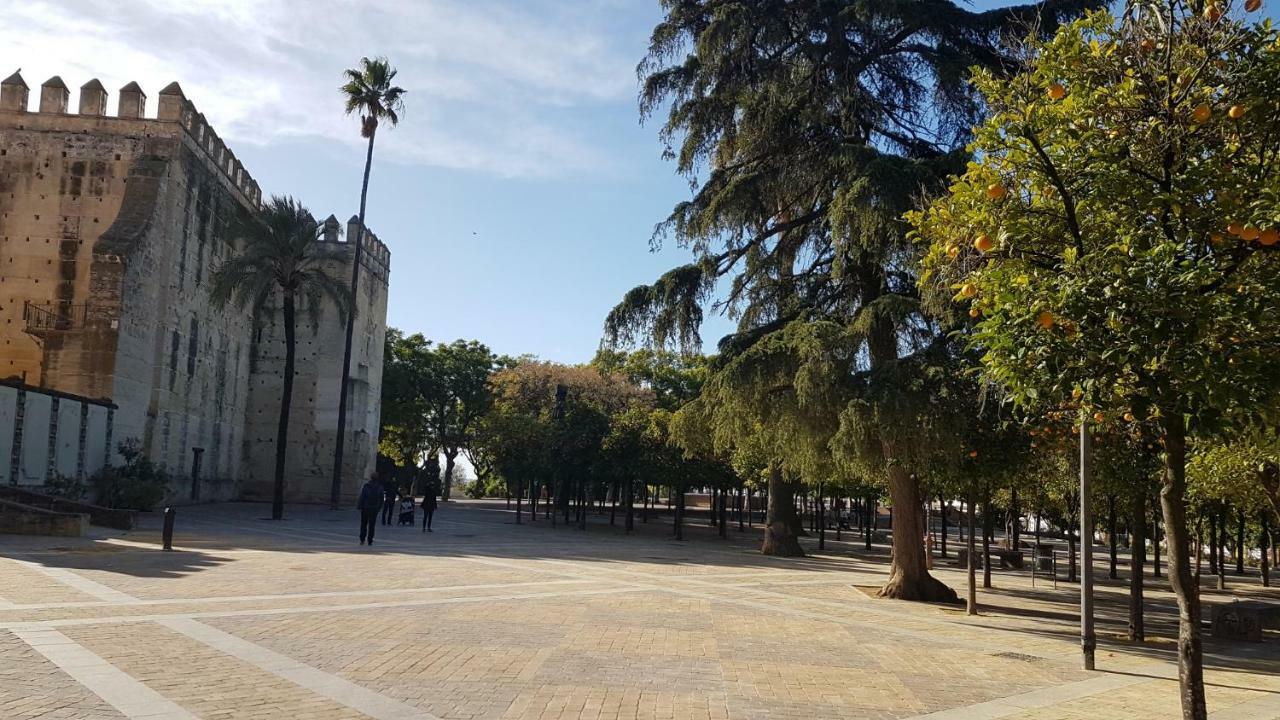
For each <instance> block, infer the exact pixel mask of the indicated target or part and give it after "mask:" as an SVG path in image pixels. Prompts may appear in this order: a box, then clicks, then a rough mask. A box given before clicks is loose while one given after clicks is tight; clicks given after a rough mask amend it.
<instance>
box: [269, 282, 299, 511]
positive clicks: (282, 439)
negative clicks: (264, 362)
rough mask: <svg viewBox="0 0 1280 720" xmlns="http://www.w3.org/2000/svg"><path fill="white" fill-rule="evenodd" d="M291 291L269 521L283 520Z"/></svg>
mask: <svg viewBox="0 0 1280 720" xmlns="http://www.w3.org/2000/svg"><path fill="white" fill-rule="evenodd" d="M293 319H294V307H293V291H292V290H285V291H284V387H283V389H282V390H281V392H280V425H279V426H278V427H277V428H276V477H275V487H274V488H272V492H271V519H272V520H281V519H283V518H284V461H285V456H286V455H287V454H288V450H289V408H290V407H291V406H292V405H293V363H294V337H293V334H294V327H293Z"/></svg>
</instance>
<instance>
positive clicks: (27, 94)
mask: <svg viewBox="0 0 1280 720" xmlns="http://www.w3.org/2000/svg"><path fill="white" fill-rule="evenodd" d="M117 94H118V96H119V98H118V100H117V105H116V116H115V117H114V118H111V116H109V115H107V107H108V106H107V90H106V88H105V87H103V85H102V83H101V82H100V81H99V80H98V79H97V78H94V79H92V80H90V81H89V82H87V83H85V84H84V85H81V86H80V97H79V102H78V108H79V112H78V113H74V112H72V110H71V108H72V107H73V106H72V104H71V91H70V89H69V88H68V87H67V85H66V83H65V82H63V80H62V78H61V77H59V76H57V75H55V76H53V77H51V78H49V79H48V80H46V81H45V82H44V84H43V85H41V86H40V98H39V105H38V107H39V110H38V111H37V112H34V113H33V112H31V111H30V104H31V90H30V87H29V86H28V85H27V83H26V81H25V80H24V79H23V77H22V75H21V73H17V72H15V73H14V74H12V75H10V76H9V77H8V78H5V80H4V81H2V82H0V112H11V113H24V114H27V115H31V116H33V117H39V116H59V117H68V116H70V117H78V116H82V117H84V118H85V119H94V120H95V121H96V122H99V123H101V119H103V118H110V119H111V120H113V121H115V122H121V121H124V122H161V123H174V124H176V125H178V126H180V127H181V128H182V129H183V130H184V131H185V133H186V135H187V137H188V139H189V141H190V143H191V145H192V146H194V147H196V148H199V149H200V150H201V151H202V152H203V154H204V155H205V156H206V157H207V158H208V159H209V160H210V161H211V162H212V163H213V165H214V166H215V167H216V168H218V171H219V172H220V173H221V174H222V175H223V176H224V177H226V178H227V180H228V181H229V182H230V183H231V185H232V186H234V187H235V188H236V189H237V190H238V191H239V192H240V194H241V195H243V196H244V200H245V201H246V203H247V204H249V205H250V206H251V207H253V208H257V207H261V205H262V190H261V189H260V188H259V186H258V183H257V181H255V180H254V179H253V178H252V177H251V176H250V175H249V173H248V172H247V171H246V170H245V169H244V165H243V164H241V162H240V160H239V159H237V158H236V156H235V153H233V152H231V150H230V149H228V148H227V146H226V145H225V144H224V143H223V142H222V140H221V138H219V137H218V134H217V133H216V132H214V131H213V128H211V127H209V124H208V123H207V122H206V121H205V118H204V115H203V114H201V113H199V112H198V111H197V110H196V108H195V105H194V104H192V102H191V101H190V100H188V99H187V97H186V95H185V94H184V93H183V92H182V87H181V86H180V85H178V83H176V82H172V83H169V84H168V85H166V86H165V88H164V89H163V90H161V91H160V96H159V102H158V103H157V107H156V115H155V117H154V118H148V117H147V115H146V107H147V94H146V92H144V91H143V89H142V87H141V86H139V85H138V83H136V82H130V83H128V84H126V85H125V86H124V87H122V88H120V90H119V92H118V93H117ZM94 129H95V130H99V131H100V130H102V129H103V126H102V125H100V124H99V125H96V126H95V127H94Z"/></svg>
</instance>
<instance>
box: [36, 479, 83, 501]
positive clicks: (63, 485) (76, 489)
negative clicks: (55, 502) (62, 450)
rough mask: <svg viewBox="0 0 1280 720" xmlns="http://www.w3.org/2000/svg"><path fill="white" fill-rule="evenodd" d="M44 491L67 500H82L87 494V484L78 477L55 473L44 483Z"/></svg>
mask: <svg viewBox="0 0 1280 720" xmlns="http://www.w3.org/2000/svg"><path fill="white" fill-rule="evenodd" d="M44 490H45V492H47V493H49V494H50V495H56V496H58V497H61V498H66V499H68V500H82V499H84V496H85V495H86V494H88V492H89V484H88V483H86V482H85V481H83V480H81V479H80V478H78V477H75V476H69V475H63V474H62V473H56V474H55V475H54V476H53V477H52V478H49V479H48V480H47V481H45V484H44Z"/></svg>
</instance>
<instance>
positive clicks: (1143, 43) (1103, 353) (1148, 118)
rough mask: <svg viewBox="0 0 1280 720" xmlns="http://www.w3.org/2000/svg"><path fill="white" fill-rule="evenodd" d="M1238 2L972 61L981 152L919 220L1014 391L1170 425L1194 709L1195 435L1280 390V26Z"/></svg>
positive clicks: (1164, 3) (1200, 711) (1230, 423)
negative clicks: (981, 118) (1004, 70)
mask: <svg viewBox="0 0 1280 720" xmlns="http://www.w3.org/2000/svg"><path fill="white" fill-rule="evenodd" d="M1258 5H1259V3H1257V2H1256V0H1253V1H1251V3H1250V4H1248V5H1247V7H1246V8H1245V11H1246V12H1247V11H1249V10H1256V9H1257V6H1258ZM1233 10H1234V8H1231V7H1229V6H1228V5H1226V4H1217V3H1214V4H1210V5H1203V4H1186V3H1184V2H1182V1H1181V0H1154V1H1153V2H1140V3H1131V4H1129V5H1127V6H1126V10H1125V14H1124V16H1123V17H1114V16H1112V15H1110V14H1108V13H1105V12H1099V13H1094V14H1091V15H1089V16H1088V17H1087V18H1085V19H1083V20H1081V21H1079V22H1076V23H1074V24H1072V25H1070V26H1068V27H1065V28H1063V29H1061V30H1060V31H1059V32H1058V33H1057V34H1056V35H1055V36H1054V37H1053V38H1052V39H1051V40H1048V41H1044V42H1036V41H1034V40H1032V41H1029V42H1028V44H1027V49H1026V55H1025V57H1024V64H1023V65H1022V67H1021V69H1020V71H1019V72H1017V73H1016V74H1014V75H1013V76H1011V77H1008V76H1006V77H996V76H995V75H993V74H991V73H988V72H985V71H982V70H979V71H976V73H975V79H974V82H975V84H976V87H977V88H978V90H979V92H980V93H981V94H982V96H983V99H984V100H985V102H986V104H987V105H988V107H989V109H990V115H989V119H988V121H987V122H986V123H985V124H983V125H982V126H981V127H979V128H977V129H976V130H975V139H974V142H973V146H972V150H973V152H974V157H975V160H974V161H973V162H972V163H971V164H970V165H969V167H968V170H967V171H966V172H965V173H964V175H963V176H961V177H960V178H958V179H957V180H956V181H955V182H954V184H953V186H952V187H951V191H950V193H949V194H947V195H946V196H944V197H942V198H941V199H939V200H938V201H937V202H935V203H934V204H933V205H932V206H930V207H929V208H928V209H926V210H924V211H922V212H920V213H917V214H914V215H912V216H911V218H910V219H911V221H912V222H913V224H914V225H915V227H916V229H917V231H918V234H919V236H920V237H921V238H922V239H923V241H925V242H927V243H928V251H927V255H926V259H925V275H931V276H933V277H932V280H933V282H938V281H942V282H945V283H946V284H948V285H949V286H950V287H951V288H952V289H953V291H954V292H955V298H954V299H955V300H956V301H957V302H960V303H964V304H966V305H967V308H968V310H969V312H970V314H971V315H973V316H974V318H975V320H976V322H975V325H974V327H973V330H972V333H971V335H970V340H971V342H972V343H973V345H974V346H975V347H976V348H977V349H978V350H979V351H980V352H981V353H982V359H983V365H984V367H985V370H986V372H987V374H988V377H990V378H991V379H992V380H994V381H996V382H998V383H999V384H1000V385H1002V386H1003V387H1005V388H1006V389H1007V391H1008V393H1009V395H1010V397H1011V398H1012V399H1013V400H1014V401H1015V402H1017V403H1020V404H1023V405H1026V406H1033V405H1036V404H1038V403H1043V402H1059V403H1060V402H1065V400H1066V398H1067V397H1069V396H1070V395H1072V393H1073V391H1074V390H1076V389H1078V390H1079V391H1080V392H1079V393H1078V395H1079V397H1078V399H1077V400H1076V402H1078V403H1079V405H1080V408H1081V412H1082V413H1083V417H1084V418H1085V419H1086V420H1087V421H1088V422H1090V423H1096V424H1100V425H1105V424H1111V423H1127V422H1151V423H1153V424H1155V425H1156V426H1157V427H1158V429H1159V430H1158V433H1159V441H1160V445H1161V447H1162V448H1163V463H1164V470H1163V479H1162V488H1161V506H1162V511H1163V514H1164V519H1165V523H1166V527H1167V532H1168V540H1169V556H1170V557H1169V560H1170V573H1169V575H1170V580H1171V582H1172V585H1173V590H1174V593H1175V594H1176V596H1177V600H1178V607H1179V638H1178V650H1179V678H1180V681H1181V700H1182V707H1183V715H1184V717H1186V718H1203V717H1205V712H1206V711H1205V704H1204V689H1203V678H1202V671H1201V643H1200V606H1199V599H1198V595H1197V587H1196V586H1195V585H1194V583H1193V580H1192V575H1191V569H1190V562H1189V557H1188V530H1187V522H1186V516H1185V494H1186V473H1185V469H1186V442H1187V437H1188V436H1191V437H1193V438H1195V437H1212V436H1215V435H1217V434H1219V433H1222V432H1224V431H1226V430H1230V429H1236V430H1238V429H1239V428H1242V427H1249V426H1255V425H1258V424H1260V423H1263V422H1266V421H1267V420H1268V419H1269V418H1267V415H1268V413H1272V412H1274V411H1275V408H1276V407H1277V406H1278V405H1277V402H1276V399H1277V391H1278V390H1280V364H1277V363H1276V362H1275V359H1276V357H1277V349H1278V348H1277V345H1278V341H1280V332H1278V331H1277V328H1278V327H1280V325H1278V324H1277V323H1276V320H1275V319H1276V317H1277V312H1278V311H1280V255H1277V253H1276V251H1277V250H1280V246H1278V245H1277V244H1276V243H1277V239H1278V238H1280V231H1278V230H1277V226H1280V180H1278V177H1277V173H1276V163H1277V161H1278V160H1280V105H1278V98H1280V45H1278V42H1280V39H1278V38H1277V33H1276V32H1275V31H1274V30H1273V29H1272V27H1271V25H1270V22H1269V21H1267V22H1263V23H1260V24H1256V25H1250V24H1248V23H1247V22H1246V21H1245V20H1243V19H1240V13H1234V14H1233ZM1270 419H1271V420H1273V419H1274V418H1270Z"/></svg>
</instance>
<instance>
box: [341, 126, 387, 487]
mask: <svg viewBox="0 0 1280 720" xmlns="http://www.w3.org/2000/svg"><path fill="white" fill-rule="evenodd" d="M377 134H378V126H377V125H374V126H373V127H372V129H370V130H369V149H368V151H367V152H366V153H365V156H364V180H363V182H361V184H360V217H359V220H360V223H359V227H358V228H356V236H355V238H347V240H348V241H350V242H354V243H355V245H356V250H355V257H354V258H353V259H352V262H351V312H349V313H347V335H346V341H345V342H344V344H343V348H342V380H341V383H340V388H341V392H340V393H339V395H338V434H337V437H335V438H334V444H333V483H332V484H331V485H330V486H329V507H330V508H332V509H334V510H337V509H338V497H339V496H340V495H341V494H342V452H343V449H344V445H345V444H346V443H345V440H346V435H347V383H348V382H349V379H350V378H349V376H350V375H351V338H352V336H353V335H354V334H355V329H356V306H357V305H358V304H359V302H358V298H359V296H358V295H357V294H356V291H357V290H358V289H359V285H360V258H361V255H362V254H363V252H362V248H363V247H364V209H365V202H366V201H367V200H368V199H369V171H370V170H371V169H373V138H374V136H375V135H377Z"/></svg>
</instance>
